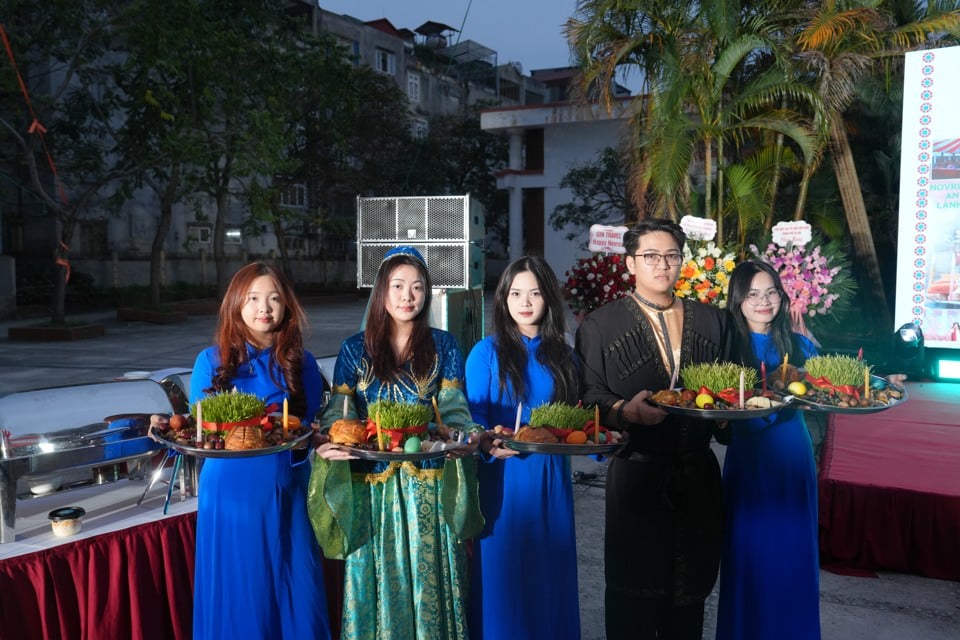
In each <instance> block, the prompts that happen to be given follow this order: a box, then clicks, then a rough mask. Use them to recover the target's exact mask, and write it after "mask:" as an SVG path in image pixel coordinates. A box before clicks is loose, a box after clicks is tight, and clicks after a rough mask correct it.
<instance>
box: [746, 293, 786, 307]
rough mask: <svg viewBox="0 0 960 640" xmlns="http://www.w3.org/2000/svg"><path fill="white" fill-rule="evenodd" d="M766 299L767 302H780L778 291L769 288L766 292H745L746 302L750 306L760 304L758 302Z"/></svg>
mask: <svg viewBox="0 0 960 640" xmlns="http://www.w3.org/2000/svg"><path fill="white" fill-rule="evenodd" d="M763 300H766V301H767V302H772V303H774V304H776V303H778V302H780V292H779V291H777V290H776V289H770V290H769V291H767V292H766V293H760V292H759V291H751V292H750V293H748V294H747V304H748V305H750V306H751V307H756V306H759V305H760V302H761V301H763Z"/></svg>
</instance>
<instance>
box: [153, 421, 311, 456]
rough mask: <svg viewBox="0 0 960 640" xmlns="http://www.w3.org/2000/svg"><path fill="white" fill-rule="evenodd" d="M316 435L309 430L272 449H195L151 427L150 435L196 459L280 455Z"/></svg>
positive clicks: (168, 446) (169, 447) (157, 440)
mask: <svg viewBox="0 0 960 640" xmlns="http://www.w3.org/2000/svg"><path fill="white" fill-rule="evenodd" d="M314 433H316V432H315V431H314V430H313V429H307V430H306V431H305V432H304V433H302V434H300V435H299V436H297V437H296V438H294V439H293V440H289V441H287V442H284V443H283V444H278V445H274V446H272V447H262V448H260V449H229V450H228V449H204V448H203V447H195V446H191V445H187V444H180V443H178V442H174V441H173V440H169V439H167V438H164V437H163V436H162V435H160V434H159V433H156V431H155V430H154V428H153V427H150V431H149V432H148V435H149V436H150V438H152V439H153V440H155V441H156V442H159V443H160V444H162V445H163V446H165V447H167V448H168V449H172V450H174V451H176V452H177V453H182V454H183V455H185V456H193V457H195V458H252V457H254V456H266V455H270V454H271V453H280V452H281V451H287V450H289V449H293V448H295V447H297V446H298V445H300V444H303V443H305V442H306V441H307V440H309V439H310V438H311V437H312V436H313V434H314Z"/></svg>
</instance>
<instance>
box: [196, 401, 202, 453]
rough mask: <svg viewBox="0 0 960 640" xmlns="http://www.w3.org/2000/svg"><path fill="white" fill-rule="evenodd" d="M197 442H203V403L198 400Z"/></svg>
mask: <svg viewBox="0 0 960 640" xmlns="http://www.w3.org/2000/svg"><path fill="white" fill-rule="evenodd" d="M197 442H198V443H199V442H203V405H202V404H200V401H199V400H197Z"/></svg>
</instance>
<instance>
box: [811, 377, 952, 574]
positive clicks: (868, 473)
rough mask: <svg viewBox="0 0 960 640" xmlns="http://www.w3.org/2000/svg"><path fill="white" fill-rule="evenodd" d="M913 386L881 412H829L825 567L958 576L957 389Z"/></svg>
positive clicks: (823, 491)
mask: <svg viewBox="0 0 960 640" xmlns="http://www.w3.org/2000/svg"><path fill="white" fill-rule="evenodd" d="M944 384H947V383H938V384H929V383H927V384H915V385H913V386H910V387H909V388H910V394H911V397H910V401H909V402H907V403H905V404H904V405H902V406H899V407H896V408H893V409H889V410H887V411H884V412H881V413H876V414H865V415H849V414H845V415H833V416H831V419H830V422H829V424H828V428H827V436H826V438H825V439H824V443H823V454H822V461H821V469H820V474H819V483H818V485H819V493H820V552H821V557H822V561H823V566H824V568H827V569H831V570H836V571H839V572H847V571H849V572H853V573H856V572H857V570H859V571H860V572H863V571H866V572H873V571H878V570H884V571H895V572H899V573H913V574H919V575H923V576H928V577H931V578H939V579H944V580H957V581H960V426H958V425H957V419H956V415H957V413H958V409H960V402H958V399H957V398H958V395H957V389H956V386H955V385H954V386H953V387H951V388H944V387H943V386H942V385H944Z"/></svg>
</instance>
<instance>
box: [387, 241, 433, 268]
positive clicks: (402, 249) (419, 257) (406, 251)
mask: <svg viewBox="0 0 960 640" xmlns="http://www.w3.org/2000/svg"><path fill="white" fill-rule="evenodd" d="M395 256H410V257H411V258H413V259H414V260H416V261H417V262H419V263H420V264H422V265H423V266H424V267H426V266H427V261H426V260H424V259H423V254H421V253H420V252H419V251H417V250H416V249H414V248H413V247H410V246H407V245H401V246H399V247H394V248H393V249H390V251H387V252H386V253H385V254H384V255H383V261H382V262H381V264H383V262H386V261H387V260H389V259H390V258H393V257H395Z"/></svg>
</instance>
